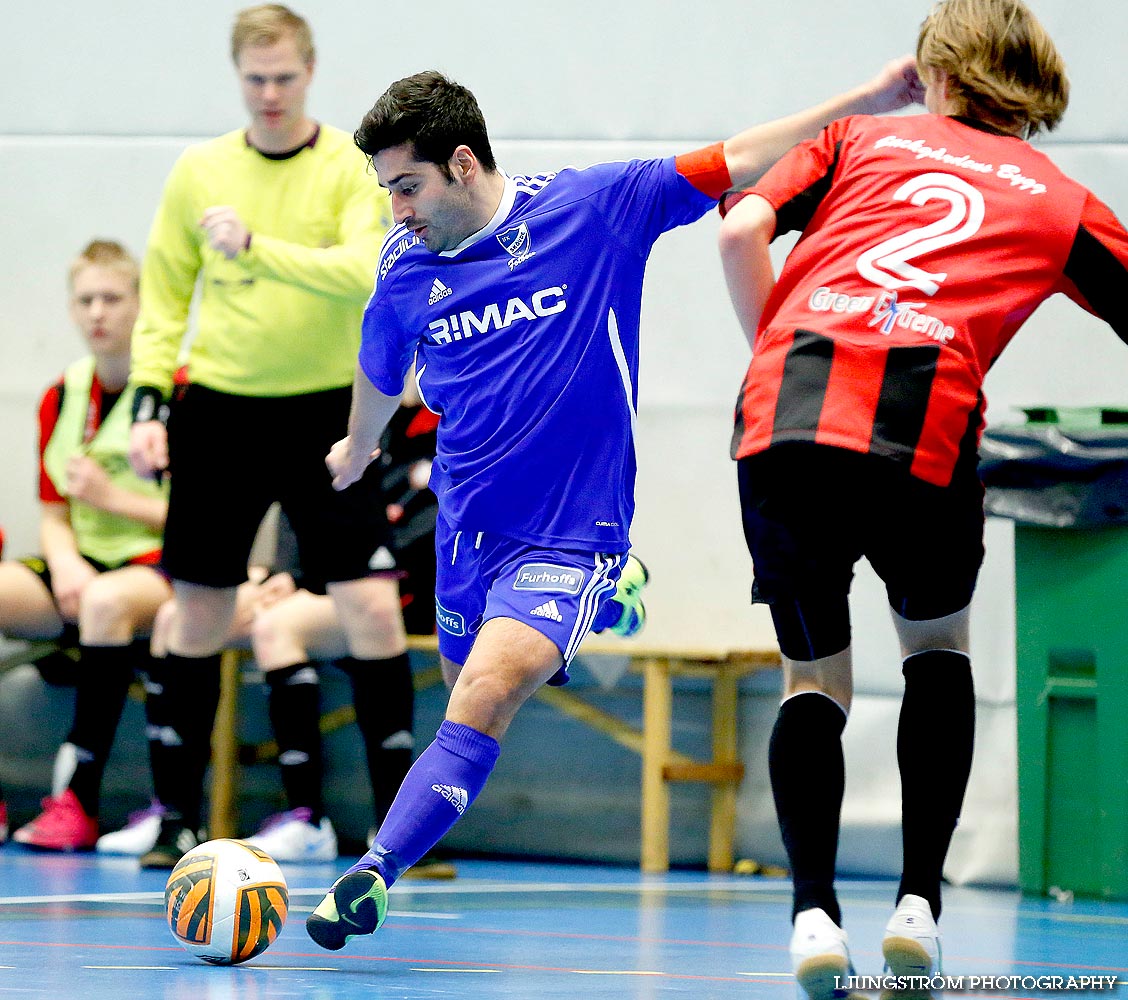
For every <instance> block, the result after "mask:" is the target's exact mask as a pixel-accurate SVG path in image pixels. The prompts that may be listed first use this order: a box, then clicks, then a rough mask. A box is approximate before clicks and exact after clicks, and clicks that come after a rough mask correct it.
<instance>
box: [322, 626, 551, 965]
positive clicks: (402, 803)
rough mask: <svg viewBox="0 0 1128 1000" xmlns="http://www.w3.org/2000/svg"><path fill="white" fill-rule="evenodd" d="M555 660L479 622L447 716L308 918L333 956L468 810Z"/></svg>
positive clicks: (383, 911) (526, 631) (522, 635)
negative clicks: (368, 843)
mask: <svg viewBox="0 0 1128 1000" xmlns="http://www.w3.org/2000/svg"><path fill="white" fill-rule="evenodd" d="M561 662H562V658H561V655H560V651H559V650H558V649H557V648H556V645H555V644H554V643H553V642H552V641H551V640H549V639H548V638H546V637H545V636H544V635H542V634H541V633H540V632H537V631H536V630H535V629H533V628H531V627H530V626H528V625H525V624H523V623H521V622H518V621H515V620H513V619H510V618H494V619H491V620H490V621H488V622H486V623H485V625H483V626H482V629H481V632H480V633H479V634H478V638H477V640H476V641H475V643H474V647H473V649H472V650H471V652H470V655H469V657H468V658H467V660H466V663H465V664H464V665H463V666H462V669H461V670H459V671H457V679H456V680H455V682H454V688H453V690H452V691H451V696H450V702H449V703H448V705H447V714H446V720H445V721H444V722H443V724H442V725H441V726H440V727H439V731H438V734H437V735H436V738H435V741H434V742H433V743H432V744H431V745H430V746H429V747H428V748H427V749H426V750H425V751H424V752H423V753H422V754H421V755H420V757H419V759H418V760H417V761H416V762H415V764H414V765H413V766H412V768H411V771H410V772H408V775H407V777H406V778H405V779H404V783H403V786H402V787H401V788H400V791H399V794H398V795H397V796H396V800H395V802H394V803H393V805H392V808H391V810H390V811H389V813H388V816H387V818H386V819H385V821H384V824H383V825H382V826H381V827H380V830H379V832H378V833H377V835H376V841H375V843H374V844H373V845H372V849H371V850H370V851H369V852H368V853H367V854H365V856H364V857H363V858H361V860H360V861H359V862H357V864H355V865H353V867H352V868H350V869H349V870H348V871H347V872H346V873H345V874H344V875H343V876H341V878H340V879H338V880H337V881H336V882H335V883H334V885H333V888H332V889H330V890H329V893H328V895H326V897H325V899H324V900H322V902H321V903H320V904H319V905H318V907H317V908H316V909H315V910H314V912H313V914H312V915H311V916H310V918H309V920H307V922H306V928H307V930H308V931H309V934H310V936H311V937H312V938H313V939H314V941H316V942H317V943H318V944H319V945H321V946H322V947H323V948H328V949H330V950H337V949H339V948H343V947H344V945H345V944H346V943H347V942H348V941H349V940H350V939H351V938H353V937H356V936H358V935H361V934H371V933H372V932H373V931H375V930H376V929H377V928H378V927H379V926H380V925H381V924H382V923H383V922H384V918H385V916H386V915H387V908H388V897H387V889H388V886H390V885H392V883H394V882H395V880H396V879H397V878H398V877H399V876H400V874H401V873H402V872H403V871H405V870H406V869H407V868H409V867H411V865H413V864H414V863H415V862H416V861H418V860H419V858H421V857H422V856H423V855H424V854H425V853H426V852H427V851H429V850H430V849H431V848H432V847H434V845H435V844H436V843H438V841H439V839H440V838H441V837H442V836H443V835H444V834H445V833H446V832H447V830H449V829H450V828H451V827H452V826H453V825H454V823H455V822H456V821H457V820H458V819H459V817H460V816H461V815H462V814H463V813H464V812H465V811H466V809H467V808H469V806H470V805H471V803H472V802H473V801H474V799H475V798H476V797H477V796H478V793H479V792H480V791H481V790H482V788H483V786H484V785H485V783H486V779H487V778H488V777H489V775H490V772H491V771H492V770H493V766H494V764H495V763H496V761H497V756H498V753H499V751H500V748H499V746H498V740H499V739H500V738H501V737H502V736H503V735H504V734H505V732H506V730H507V729H508V728H509V725H510V723H511V722H512V721H513V717H514V716H515V715H516V714H517V710H518V709H519V708H520V707H521V705H523V704H524V703H525V702H526V701H527V700H528V699H529V697H530V696H531V695H532V694H533V692H534V691H536V690H537V688H539V687H540V686H541V685H542V684H544V683H545V681H547V680H548V679H549V678H550V677H551V676H552V675H553V674H554V673H556V671H557V670H558V669H559V667H560V665H561ZM453 666H454V664H450V667H451V668H453ZM451 672H452V673H453V672H454V671H453V670H451Z"/></svg>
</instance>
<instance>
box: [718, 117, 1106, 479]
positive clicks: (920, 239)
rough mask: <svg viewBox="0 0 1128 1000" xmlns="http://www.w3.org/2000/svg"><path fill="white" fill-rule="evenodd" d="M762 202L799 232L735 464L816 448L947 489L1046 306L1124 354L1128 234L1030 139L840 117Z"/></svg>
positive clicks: (961, 127) (965, 125) (759, 360)
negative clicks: (1084, 314) (1010, 357)
mask: <svg viewBox="0 0 1128 1000" xmlns="http://www.w3.org/2000/svg"><path fill="white" fill-rule="evenodd" d="M751 190H752V192H754V193H755V194H757V195H760V196H761V197H763V198H765V199H766V200H767V201H768V202H769V203H770V204H771V205H772V207H773V208H774V209H775V211H776V219H777V227H776V235H777V236H778V235H780V234H782V233H785V232H788V231H791V230H796V229H798V230H802V233H803V235H802V237H801V239H800V241H799V243H798V244H797V245H796V246H795V248H794V250H793V251H792V252H791V254H790V255H789V257H788V259H787V262H786V264H785V265H784V267H783V270H782V272H781V273H780V276H779V280H778V282H777V284H776V287H775V289H774V291H773V292H772V294H771V296H770V297H769V299H768V302H767V304H766V306H765V309H764V312H763V315H762V317H761V321H760V327H759V330H758V332H757V335H756V342H755V345H754V350H753V359H752V363H751V365H750V366H749V369H748V373H747V375H746V377H745V380H744V385H743V389H742V394H741V402H740V404H739V405H738V408H737V427H736V434H735V436H734V439H733V456H734V457H735V458H742V457H745V456H747V455H752V454H756V453H757V452H760V451H763V450H764V449H766V448H768V447H770V446H772V445H774V444H778V443H782V442H786V441H813V442H816V443H820V444H827V445H832V446H837V447H842V448H848V449H851V450H854V451H862V452H871V453H874V454H880V455H885V456H888V457H891V458H894V459H897V460H899V461H903V462H905V463H907V464H909V466H910V468H911V471H912V473H913V474H914V475H916V476H918V477H919V478H921V479H923V480H925V481H927V482H931V483H936V484H938V485H945V484H947V483H948V482H949V481H950V479H951V476H952V472H953V469H954V467H955V464H956V461H957V459H958V457H959V455H960V453H961V447H963V448H966V447H967V446H968V445H969V444H976V443H977V442H978V434H979V432H980V431H981V430H982V418H983V409H984V400H983V393H982V383H983V378H984V376H985V375H986V373H987V370H988V369H989V368H990V366H991V365H992V363H993V362H994V361H995V359H996V358H997V357H998V356H999V354H1000V353H1001V352H1002V350H1003V348H1004V347H1006V345H1007V344H1008V343H1009V341H1010V340H1011V338H1012V337H1013V336H1014V335H1015V333H1016V332H1017V331H1018V329H1019V327H1020V326H1021V325H1022V324H1023V322H1025V320H1026V319H1027V318H1028V317H1029V316H1030V314H1031V313H1032V312H1033V311H1034V309H1035V308H1036V307H1037V306H1038V305H1039V303H1041V302H1042V301H1044V300H1045V299H1047V298H1049V297H1050V296H1051V295H1053V294H1055V293H1056V292H1064V293H1065V294H1066V295H1068V296H1069V297H1070V298H1072V299H1073V300H1074V301H1076V302H1077V303H1078V304H1080V305H1081V306H1082V307H1084V308H1085V309H1087V310H1089V311H1090V312H1092V313H1094V314H1095V315H1097V316H1099V317H1101V318H1102V319H1104V320H1106V321H1107V322H1108V323H1110V324H1111V325H1112V326H1113V328H1114V329H1115V330H1116V332H1117V334H1119V336H1120V337H1121V339H1124V340H1125V341H1128V295H1126V294H1125V293H1126V292H1128V233H1126V232H1125V229H1124V227H1123V226H1122V225H1121V224H1120V222H1119V221H1118V220H1117V219H1116V217H1115V216H1114V215H1113V213H1112V212H1111V211H1110V210H1109V209H1108V208H1107V207H1106V206H1105V205H1104V204H1102V203H1101V202H1100V201H1099V200H1098V199H1097V198H1096V197H1095V196H1094V195H1093V194H1092V193H1091V192H1089V191H1088V190H1087V189H1086V188H1084V187H1083V186H1082V185H1080V184H1078V183H1077V182H1076V181H1073V180H1071V179H1070V178H1069V177H1067V176H1066V175H1065V174H1063V173H1062V172H1061V170H1060V169H1058V168H1057V167H1056V166H1055V165H1054V164H1053V162H1052V161H1051V160H1050V159H1049V158H1048V157H1046V156H1045V155H1044V154H1043V153H1040V152H1038V151H1037V150H1036V149H1034V148H1033V147H1032V146H1030V145H1029V143H1027V142H1025V141H1024V140H1022V139H1019V138H1017V137H1014V136H1007V135H1001V134H998V133H996V132H994V131H990V130H987V129H985V128H983V127H981V126H979V125H978V124H977V123H974V122H970V121H967V120H965V119H957V118H949V117H944V116H939V115H919V116H912V117H904V118H896V117H894V118H888V117H887V118H870V117H853V118H845V119H842V120H840V121H837V122H834V123H833V124H832V125H831V126H829V127H828V128H827V129H825V130H824V131H823V133H822V134H821V135H820V136H819V137H818V138H816V139H814V140H811V141H809V142H805V143H801V144H800V145H798V146H796V147H795V148H794V149H793V150H792V151H791V152H790V153H788V154H787V156H785V157H784V158H783V159H782V160H780V162H779V163H777V164H776V165H775V167H773V168H772V169H771V170H770V171H769V172H768V173H767V174H766V175H765V176H764V177H763V178H762V179H761V181H760V182H759V183H758V184H757V185H756V186H755V187H754V188H752V189H751ZM744 193H745V194H746V193H747V192H744ZM735 197H739V196H730V199H729V202H728V204H730V205H731V204H732V203H733V201H732V199H733V198H735Z"/></svg>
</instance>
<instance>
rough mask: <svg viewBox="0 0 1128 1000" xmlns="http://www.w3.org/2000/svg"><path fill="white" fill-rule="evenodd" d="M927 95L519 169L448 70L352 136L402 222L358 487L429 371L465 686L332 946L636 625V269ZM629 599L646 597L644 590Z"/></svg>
mask: <svg viewBox="0 0 1128 1000" xmlns="http://www.w3.org/2000/svg"><path fill="white" fill-rule="evenodd" d="M921 93H922V91H921V89H920V82H919V80H918V78H917V75H916V70H915V65H914V63H913V60H912V59H910V58H905V59H902V60H899V61H897V62H894V63H890V64H889V65H887V66H886V67H885V68H884V69H883V70H882V72H881V73H880V74H879V75H878V76H876V77H875V78H874V79H873V80H871V81H869V82H868V83H867V84H864V85H863V86H861V87H858V88H856V89H855V90H853V91H850V92H848V93H846V94H843V95H841V96H839V97H837V98H834V99H832V100H830V101H828V102H826V103H824V104H822V105H819V106H817V107H815V108H811V109H808V110H807V111H804V112H800V113H798V114H796V115H793V116H790V117H788V118H783V119H780V120H778V121H775V122H770V123H768V124H765V125H760V126H756V127H754V128H751V129H748V130H746V131H744V132H741V133H740V134H738V135H736V136H734V137H733V138H731V139H728V140H727V141H725V142H723V143H716V144H715V145H712V146H709V147H707V148H705V149H701V150H697V151H695V152H691V153H688V154H686V155H683V156H679V157H672V156H671V157H666V158H664V159H652V160H633V161H629V162H618V163H603V164H598V165H596V166H593V167H589V168H587V169H583V170H577V169H571V168H569V169H566V170H561V171H559V172H558V173H546V174H538V175H535V176H516V177H510V176H508V175H506V174H505V173H503V172H502V171H500V170H499V169H498V167H497V164H496V162H495V160H494V156H493V152H492V150H491V148H490V143H489V138H488V135H487V132H486V126H485V120H484V118H483V117H482V113H481V110H480V109H479V107H478V104H477V101H476V100H475V98H474V96H473V94H471V93H470V91H468V90H467V89H466V88H465V87H462V86H460V85H458V84H456V83H453V82H452V81H450V80H448V79H446V78H445V77H443V76H442V75H440V74H438V73H435V72H426V73H419V74H416V75H415V76H411V77H407V78H406V79H403V80H400V81H398V82H397V83H394V84H393V85H392V86H391V87H390V88H389V89H388V90H387V91H386V92H385V93H384V95H383V96H382V97H381V98H380V99H379V100H378V101H377V102H376V104H375V106H374V107H373V108H372V110H371V111H370V112H369V113H368V114H367V115H366V116H365V117H364V120H363V121H362V123H361V125H360V127H359V129H358V130H357V132H356V136H355V139H356V143H357V145H358V146H359V147H360V148H361V149H362V150H363V151H364V152H365V153H367V154H368V155H369V156H370V157H371V160H372V165H373V167H374V168H375V170H376V172H377V174H378V177H379V182H380V184H381V186H383V187H385V188H387V189H388V190H389V191H390V192H391V196H392V210H393V214H394V217H395V220H396V222H397V223H398V225H397V226H396V227H394V228H393V229H392V230H390V231H389V233H388V235H387V237H386V238H385V241H384V245H383V249H382V251H381V257H380V264H379V267H378V269H377V274H376V285H375V289H374V291H373V294H372V297H371V299H370V300H369V303H368V307H367V309H366V311H365V315H364V323H363V330H362V340H361V349H360V359H359V365H358V369H357V375H356V382H355V385H354V390H353V403H352V413H351V415H350V419H349V433H348V437H346V438H345V439H344V440H342V441H340V442H338V443H337V444H336V445H335V446H334V448H333V450H332V451H331V452H330V455H329V457H328V459H327V462H328V465H329V468H330V471H331V472H332V473H333V475H334V480H333V484H334V486H335V487H336V488H338V489H344V488H345V487H346V486H348V485H349V484H350V483H353V482H355V481H356V480H357V479H359V478H360V476H361V474H362V473H363V471H364V469H365V468H366V466H367V465H368V463H369V462H370V461H371V460H372V458H373V457H374V454H375V453H376V449H377V446H378V442H379V439H380V435H381V432H382V431H383V429H384V426H385V424H386V423H387V422H388V420H389V419H390V418H391V416H392V414H393V413H394V412H395V410H396V407H397V406H398V404H399V397H400V395H401V393H402V391H403V385H404V378H405V376H406V374H407V372H408V369H409V368H410V366H411V364H412V362H413V360H414V361H415V362H416V379H417V383H418V388H419V392H420V395H421V396H422V398H423V401H424V403H425V404H426V405H427V406H428V407H429V408H430V409H431V410H433V411H435V412H436V413H438V414H439V415H440V422H439V428H438V448H437V454H436V457H435V461H434V465H433V470H432V474H431V484H430V485H431V488H432V489H433V490H434V492H435V494H436V495H437V496H438V500H439V519H438V525H437V528H436V535H435V546H436V552H437V557H438V560H437V561H438V581H437V585H436V589H435V604H436V617H437V622H438V633H439V651H440V654H441V658H442V667H443V674H444V678H445V680H446V681H447V684H448V685H449V686H450V687H451V694H450V700H449V703H448V706H447V711H446V718H445V720H444V721H443V723H442V724H441V726H440V727H439V730H438V733H437V735H436V738H435V741H434V742H433V743H432V744H431V745H430V746H429V747H428V748H427V749H426V750H425V751H424V752H423V753H422V754H421V755H420V756H419V758H418V759H417V760H416V762H415V764H414V765H413V767H412V769H411V771H410V772H409V773H408V775H407V777H406V778H405V779H404V782H403V784H402V785H401V787H400V791H399V794H398V796H397V797H396V800H395V802H394V803H393V805H392V807H391V810H390V811H389V812H388V814H387V817H386V819H385V820H384V823H383V825H382V826H381V827H380V830H379V832H378V833H377V835H376V838H375V840H374V841H373V844H372V847H371V849H370V850H369V851H368V853H367V854H365V855H364V857H363V858H361V859H360V861H358V862H357V863H356V864H355V865H353V866H352V867H351V868H350V869H349V870H348V871H347V872H346V873H345V874H344V875H342V876H341V877H340V878H339V879H338V880H337V881H336V882H335V883H334V884H333V887H332V888H331V889H330V890H329V892H328V894H327V895H326V896H325V898H324V899H323V900H322V901H321V903H320V904H319V905H318V906H317V908H316V909H315V910H314V912H313V913H312V914H311V915H310V917H309V919H308V920H307V922H306V926H307V929H308V931H309V934H310V936H311V937H312V938H313V939H314V941H316V942H317V943H318V944H319V945H321V946H322V947H324V948H328V949H332V950H336V949H338V948H342V947H343V946H344V945H345V943H346V942H347V941H348V940H349V939H350V938H352V937H354V936H356V935H359V934H369V933H372V932H373V931H375V930H376V929H377V928H378V927H379V926H380V924H381V923H383V921H384V917H385V914H386V913H387V905H388V904H387V889H388V887H390V886H391V885H392V884H393V883H394V882H395V880H396V879H397V878H399V877H400V875H401V874H402V873H403V872H404V871H405V870H406V869H407V868H409V867H410V866H411V865H413V864H414V863H415V862H416V861H417V860H418V859H419V858H421V857H422V856H423V855H424V854H425V853H426V852H427V851H428V850H430V849H431V848H432V847H433V846H434V845H435V844H436V843H437V842H438V841H439V839H440V838H441V837H442V836H443V835H444V834H445V833H446V832H447V830H449V829H450V827H451V826H452V825H453V824H454V823H455V821H456V820H457V819H458V818H459V817H460V816H461V815H462V814H463V812H465V810H466V809H467V808H468V807H469V806H470V804H471V803H473V801H474V799H475V798H476V797H477V795H478V793H479V792H480V791H481V790H482V787H483V786H484V785H485V783H486V779H487V778H488V777H489V774H490V772H491V770H492V769H493V767H494V764H495V762H496V761H497V758H498V754H499V744H498V741H499V740H500V739H501V738H502V736H503V735H504V733H505V731H506V729H507V728H508V727H509V724H510V722H511V721H512V720H513V717H514V715H515V714H516V712H517V709H518V708H519V707H520V706H521V705H522V704H524V702H525V701H526V700H527V699H528V698H529V697H530V696H531V695H532V694H533V693H534V692H535V691H536V690H537V688H539V687H540V686H541V685H542V684H544V683H546V682H547V683H564V682H565V681H566V680H567V668H568V663H569V662H570V660H571V659H572V657H573V655H574V654H575V652H576V650H577V648H578V647H579V644H580V642H581V640H582V639H583V637H584V636H585V635H586V634H587V632H589V631H592V630H599V629H600V628H603V627H606V626H607V625H608V624H610V623H611V622H612V621H613V619H614V618H617V617H618V616H619V614H620V612H621V610H622V609H621V608H620V607H618V603H619V602H618V601H616V600H615V598H616V585H617V581H618V580H619V577H620V573H621V572H622V570H623V567H624V564H625V562H626V560H627V559H628V556H627V550H628V549H629V548H630V541H629V538H628V531H629V528H630V524H631V517H632V515H633V513H634V480H635V456H634V426H635V406H636V401H637V373H638V350H639V339H638V337H639V313H640V306H641V298H642V283H643V272H644V270H645V266H646V260H647V257H648V255H649V253H650V249H651V247H652V245H653V244H654V242H655V240H657V238H658V237H659V236H660V235H661V234H662V233H664V232H666V231H667V230H669V229H673V228H674V227H675V226H679V225H684V224H686V223H690V222H693V221H695V220H697V219H699V218H700V217H701V216H703V215H704V214H705V213H706V212H708V211H709V210H710V209H712V208H714V207H715V206H716V204H717V201H718V199H719V198H720V197H721V195H722V194H724V192H726V191H728V190H730V189H734V188H735V189H741V188H744V187H747V186H748V185H750V184H751V183H753V182H754V181H755V180H756V179H757V178H758V177H759V176H760V175H761V174H762V173H763V172H764V171H765V170H767V168H768V167H769V166H771V165H772V164H773V163H774V162H775V161H776V160H777V159H778V158H779V157H780V156H782V155H783V153H785V152H786V151H787V150H788V149H789V148H790V147H791V146H793V145H794V144H795V143H796V142H799V141H800V140H802V139H805V138H809V137H813V136H814V135H816V134H817V133H818V131H819V130H820V129H821V128H822V127H823V126H825V125H826V124H827V123H829V122H830V121H832V120H834V119H836V118H839V117H843V116H845V115H847V114H859V113H862V114H864V113H879V112H883V111H888V110H892V109H894V108H897V107H901V106H902V105H905V104H908V103H910V102H911V101H913V100H916V99H917V98H918V97H919V95H920V94H921ZM627 603H628V604H629V603H630V601H629V599H628V601H627Z"/></svg>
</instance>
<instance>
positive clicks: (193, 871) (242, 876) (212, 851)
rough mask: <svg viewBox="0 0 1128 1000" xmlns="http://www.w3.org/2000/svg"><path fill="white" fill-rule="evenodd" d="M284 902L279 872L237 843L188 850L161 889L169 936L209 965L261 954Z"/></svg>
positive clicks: (281, 919) (274, 933) (281, 918)
mask: <svg viewBox="0 0 1128 1000" xmlns="http://www.w3.org/2000/svg"><path fill="white" fill-rule="evenodd" d="M289 904H290V894H289V892H288V891H287V889H286V879H285V877H284V876H283V875H282V869H281V868H279V867H278V865H277V864H276V863H275V861H274V859H273V858H272V857H271V856H270V855H269V854H267V853H266V852H265V851H260V850H259V849H258V848H257V847H253V846H251V845H250V844H247V843H244V842H243V841H241V840H209V841H208V842H207V843H206V844H200V846H199V847H194V848H193V849H192V850H190V851H189V852H188V853H187V854H185V855H184V857H182V858H181V859H180V861H178V862H177V864H176V867H175V868H173V870H172V874H171V875H169V877H168V883H167V884H166V885H165V914H166V915H167V917H168V926H169V929H170V930H171V931H172V934H173V937H175V938H176V940H177V941H179V942H180V944H181V946H182V947H184V948H185V949H186V950H187V951H190V952H191V953H192V954H193V955H195V956H196V957H197V958H201V959H203V960H204V961H205V962H211V963H212V964H213V965H238V964H239V963H240V962H245V961H247V959H248V958H254V957H255V955H261V954H262V953H263V952H264V951H265V950H266V949H267V948H268V947H269V946H270V944H271V942H272V941H273V940H274V939H275V938H276V937H278V932H279V931H281V930H282V925H283V924H284V923H285V922H286V911H287V909H288V907H289Z"/></svg>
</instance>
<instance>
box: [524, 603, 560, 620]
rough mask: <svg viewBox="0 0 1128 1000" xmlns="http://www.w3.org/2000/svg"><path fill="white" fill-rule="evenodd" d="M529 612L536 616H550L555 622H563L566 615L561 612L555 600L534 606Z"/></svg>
mask: <svg viewBox="0 0 1128 1000" xmlns="http://www.w3.org/2000/svg"><path fill="white" fill-rule="evenodd" d="M529 614H530V615H533V616H534V617H536V618H549V619H551V620H552V621H554V622H562V621H563V620H564V616H563V615H562V614H561V613H560V609H559V608H558V607H557V606H556V602H555V601H545V602H544V604H541V605H539V606H537V607H535V608H533V610H532V611H530V612H529Z"/></svg>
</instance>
